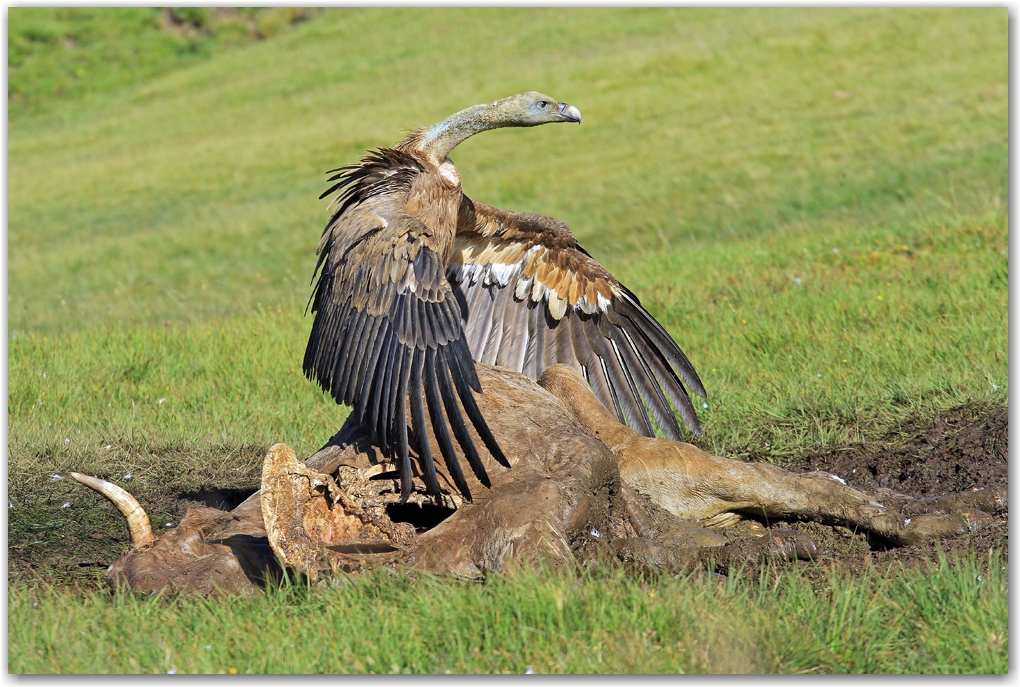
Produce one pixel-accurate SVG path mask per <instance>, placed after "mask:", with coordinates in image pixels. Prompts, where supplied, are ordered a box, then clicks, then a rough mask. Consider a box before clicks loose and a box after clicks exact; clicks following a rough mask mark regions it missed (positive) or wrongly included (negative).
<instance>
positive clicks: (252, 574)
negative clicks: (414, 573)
mask: <svg viewBox="0 0 1020 687" xmlns="http://www.w3.org/2000/svg"><path fill="white" fill-rule="evenodd" d="M478 373H479V377H480V380H481V382H482V388H483V389H484V392H483V393H482V394H480V395H479V396H478V397H477V399H478V403H479V407H480V408H481V410H482V411H483V412H484V414H485V417H486V418H489V422H490V426H491V429H492V432H493V434H494V435H495V437H496V439H497V440H498V441H499V442H500V445H501V446H503V447H504V449H505V452H506V458H507V459H508V461H509V462H510V465H511V467H510V468H505V467H502V466H500V465H499V464H497V463H496V462H495V461H494V460H492V459H491V458H489V457H487V456H483V457H482V459H483V460H485V461H486V463H485V468H486V471H487V472H488V475H489V476H490V479H491V485H490V486H485V485H483V484H482V483H480V482H479V481H478V478H477V477H476V476H475V475H474V474H473V473H465V474H463V475H462V478H463V479H466V480H467V481H468V486H469V487H470V491H471V494H472V495H473V496H474V498H473V500H472V501H467V500H465V499H462V498H461V497H460V495H459V492H458V490H457V489H456V487H455V482H454V478H453V476H452V475H451V474H450V471H449V467H448V466H445V465H439V464H437V465H436V470H437V478H438V479H439V482H440V484H441V486H442V493H441V494H440V495H439V496H432V495H428V494H426V490H425V484H424V482H423V481H422V479H421V476H420V475H417V474H416V475H415V477H414V490H413V492H412V493H411V494H410V496H402V495H401V483H400V480H399V477H398V474H397V472H396V469H395V466H393V465H391V464H389V463H388V462H387V461H386V459H385V458H384V456H383V454H382V452H381V451H380V450H379V449H378V447H376V446H373V445H372V442H371V441H370V439H369V437H370V436H371V435H370V433H369V432H368V431H367V430H366V429H365V428H364V427H362V426H359V425H358V424H357V423H356V422H354V421H353V420H350V421H348V422H347V423H346V424H345V425H344V427H343V428H342V429H341V430H340V432H339V433H338V434H337V435H336V436H334V437H333V439H332V440H331V441H330V442H329V443H328V444H327V445H326V446H325V447H324V448H322V449H321V450H320V451H318V452H317V453H316V454H315V455H313V456H311V457H310V458H309V459H308V460H306V461H304V462H303V463H302V462H299V461H298V460H297V457H296V456H295V455H294V452H293V451H292V450H291V449H290V448H289V447H287V446H286V445H284V444H276V445H274V446H273V447H271V448H270V450H269V452H268V454H267V456H266V459H265V464H264V468H263V476H262V489H261V490H260V491H259V492H258V493H256V494H255V495H253V496H252V497H251V498H249V499H248V500H247V501H245V502H244V503H242V504H241V505H240V506H238V507H237V508H235V509H234V510H233V511H231V512H229V513H228V512H224V511H219V510H216V509H211V508H196V509H191V510H189V511H188V514H187V516H186V517H185V518H184V520H183V521H182V522H181V523H180V525H179V526H178V527H176V528H175V529H173V530H171V531H169V532H167V533H166V534H164V535H163V536H162V537H160V538H159V539H155V540H153V538H152V535H151V530H149V531H148V534H146V533H145V531H144V530H145V529H146V528H147V525H148V520H147V518H145V517H144V512H142V511H141V508H140V507H138V506H137V503H134V500H133V499H131V498H130V495H127V494H126V492H123V493H122V494H109V493H108V494H105V495H107V496H108V497H110V498H111V500H114V501H115V503H118V507H120V508H121V511H122V512H125V513H126V514H127V513H130V514H131V518H130V523H131V526H132V528H133V530H132V545H133V546H132V549H131V550H130V551H129V552H128V553H126V554H125V555H124V556H123V557H122V558H121V559H120V560H118V561H117V562H116V563H114V564H113V566H111V568H110V570H109V572H108V574H107V579H108V581H109V582H110V583H111V584H113V585H127V586H129V587H130V588H132V589H135V590H140V591H151V590H158V589H168V590H173V591H181V590H193V591H199V592H211V591H213V590H216V589H221V590H227V591H232V592H241V593H246V592H252V591H254V590H256V589H257V588H258V587H259V585H260V584H262V583H263V581H264V580H266V579H267V578H268V577H271V576H272V575H274V574H277V573H279V572H280V571H281V566H284V567H289V568H293V569H296V570H300V571H301V572H303V573H305V574H307V575H308V576H310V577H312V578H315V577H317V576H318V575H320V574H322V573H324V572H325V573H336V572H339V571H356V570H360V569H363V568H364V567H366V566H371V565H409V566H414V567H417V568H420V569H425V570H429V571H433V572H438V573H451V574H453V575H457V576H461V577H473V576H477V575H480V574H482V573H484V572H487V571H500V570H503V569H504V568H505V567H506V566H507V565H508V564H509V563H510V562H511V561H513V562H528V561H547V562H550V561H551V562H554V563H573V562H577V561H578V560H579V559H584V558H586V557H589V556H593V555H615V556H619V557H622V558H624V559H629V560H633V561H636V562H637V563H639V564H642V565H647V566H652V567H669V568H674V569H690V568H692V567H696V566H699V565H704V564H705V563H707V562H708V561H712V562H713V564H714V565H715V566H717V568H719V569H726V568H727V567H728V566H730V565H732V564H734V563H736V562H743V561H747V560H755V559H760V558H763V557H771V556H776V557H784V558H791V557H810V556H812V555H813V554H814V552H815V545H814V543H813V542H812V541H811V540H810V539H809V538H808V537H807V536H806V535H805V534H804V533H803V532H798V531H793V530H775V529H773V530H766V529H765V528H763V527H762V526H761V525H760V524H758V523H757V521H756V519H755V518H757V519H763V518H772V519H783V520H795V519H800V520H813V521H817V522H821V523H825V524H831V525H844V526H847V527H852V528H856V529H860V530H866V531H869V532H872V533H874V534H877V535H880V536H881V537H883V538H885V539H887V540H889V541H890V542H893V543H895V544H911V543H916V542H919V541H923V540H926V539H931V538H938V537H950V536H955V535H958V534H962V533H966V532H969V531H973V530H975V529H977V528H979V527H980V526H981V525H982V523H984V522H985V521H987V520H988V519H989V518H990V517H991V516H990V514H991V513H996V512H1001V511H1003V510H1005V507H1006V501H1005V498H1006V492H1005V488H1004V487H1000V488H991V489H986V490H977V491H970V492H965V493H962V494H955V495H950V496H948V497H943V498H942V499H935V500H918V499H906V500H904V498H899V499H897V508H898V510H893V509H892V508H889V507H886V506H885V505H883V503H881V502H880V501H878V500H876V499H875V498H873V497H871V496H869V495H867V494H864V493H862V492H860V491H857V490H855V489H852V488H850V487H848V486H847V485H845V484H844V483H842V481H841V480H839V479H838V478H836V477H834V476H832V475H829V474H827V473H811V474H805V475H796V474H793V473H791V472H788V471H786V470H783V469H781V468H778V467H775V466H772V465H766V464H760V463H745V462H741V461H736V460H730V459H726V458H720V457H717V456H713V455H711V454H708V453H705V452H704V451H702V450H700V449H698V448H697V447H695V446H692V445H690V444H686V443H683V442H676V441H668V440H665V439H649V438H646V437H643V436H640V435H638V434H637V433H635V432H634V431H633V430H631V429H629V428H627V427H625V426H624V425H621V424H620V423H619V422H618V421H617V420H616V418H615V417H614V416H613V415H612V414H611V413H609V412H608V411H607V410H606V408H605V407H604V406H603V405H602V404H601V402H600V401H599V400H598V399H597V398H596V397H595V396H594V395H593V394H592V392H591V390H590V388H589V386H588V384H587V383H586V382H585V381H584V379H583V378H581V377H580V375H578V374H577V373H576V372H575V371H574V370H573V369H571V368H569V367H566V366H554V367H551V368H549V369H547V370H546V371H545V373H544V374H543V375H542V377H541V379H540V380H539V383H538V384H535V383H534V382H532V381H531V380H529V379H528V378H527V377H525V376H523V375H521V374H518V373H515V372H511V371H509V370H505V369H502V368H496V367H491V366H488V365H479V366H478ZM474 438H475V440H476V441H477V437H474ZM429 441H430V442H432V443H433V444H434V443H435V437H434V436H432V435H431V433H430V435H429ZM436 455H439V454H438V453H437V454H436ZM462 458H463V456H462ZM78 479H79V481H85V482H86V483H88V480H87V479H86V478H83V477H81V476H79V477H78ZM103 484H104V483H101V482H93V483H91V484H90V486H93V488H96V487H99V488H102V485H103ZM111 486H112V485H111ZM121 491H122V490H121ZM125 495H126V497H127V498H126V499H125V498H124V496H125ZM118 499H119V502H118ZM139 513H141V515H140V516H139ZM723 528H725V529H726V530H727V534H726V535H724V534H723V533H722V531H721V530H722V529H723ZM734 532H737V533H739V536H736V537H734V535H733V533H734Z"/></svg>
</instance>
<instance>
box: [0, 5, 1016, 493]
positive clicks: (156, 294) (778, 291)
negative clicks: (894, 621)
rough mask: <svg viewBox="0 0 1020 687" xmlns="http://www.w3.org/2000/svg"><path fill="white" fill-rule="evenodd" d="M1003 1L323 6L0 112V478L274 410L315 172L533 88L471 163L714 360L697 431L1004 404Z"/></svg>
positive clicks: (290, 402) (699, 359)
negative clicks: (5, 461) (167, 69)
mask: <svg viewBox="0 0 1020 687" xmlns="http://www.w3.org/2000/svg"><path fill="white" fill-rule="evenodd" d="M1006 19H1007V15H1006V12H1005V10H1002V9H965V10H951V9H932V10H920V9H894V10H881V9H870V8H869V9H854V10H837V9H796V10H793V9H790V10H759V9H754V10H744V9H740V10H737V9H685V10H673V9H652V10H646V9H597V10H569V9H536V8H517V9H505V10H504V9H499V10H497V9H410V10H403V9H399V10H398V9H342V10H334V11H329V12H326V13H323V14H322V15H320V16H317V18H316V19H315V20H314V21H311V22H307V23H305V24H302V25H299V26H297V27H296V28H294V29H293V30H292V31H290V32H288V33H286V34H283V35H280V36H277V37H275V38H273V39H272V40H268V41H265V42H262V43H259V44H255V45H251V46H248V47H242V48H237V49H234V50H232V51H229V52H226V53H223V54H220V55H215V56H213V57H211V58H209V59H207V60H206V61H204V62H202V63H200V64H194V65H192V66H189V67H186V68H182V69H178V70H176V71H173V72H171V73H169V74H167V75H165V76H161V77H159V78H156V79H152V80H148V81H145V82H142V83H140V84H138V85H131V86H127V87H124V88H121V89H118V90H115V91H113V92H107V93H99V94H95V95H87V96H83V97H81V98H77V99H74V100H70V101H67V102H59V103H55V104H53V106H52V107H51V108H50V109H49V110H47V112H46V113H45V114H40V115H37V116H32V117H27V116H26V117H22V118H19V119H18V120H17V121H14V122H12V123H11V125H10V128H9V141H10V143H9V173H10V183H9V244H8V245H9V256H8V257H9V268H8V269H9V274H8V287H9V298H8V309H9V311H8V327H9V339H8V345H9V373H10V386H9V420H8V427H9V431H10V442H11V452H10V467H11V472H12V474H25V472H24V471H28V472H38V471H40V470H42V469H43V466H44V465H45V466H49V467H53V468H54V469H56V468H61V469H66V468H67V467H68V466H72V467H73V466H75V465H77V466H82V465H88V464H89V461H101V460H104V459H102V455H104V454H103V453H102V452H101V448H102V447H104V446H106V445H109V444H111V443H116V444H118V445H130V446H134V447H137V448H141V449H144V448H145V447H154V446H162V445H168V444H172V445H175V446H189V445H191V446H195V447H202V446H209V445H212V444H216V445H218V442H224V441H226V442H228V443H232V442H240V443H253V444H260V443H261V444H267V443H270V442H272V441H277V440H285V441H288V442H291V443H293V444H295V445H296V446H298V447H299V448H300V450H301V451H303V452H307V451H310V450H312V449H314V448H315V447H316V446H318V445H320V444H321V443H322V441H324V440H325V439H326V438H327V437H328V436H329V435H330V434H331V433H332V432H333V431H335V430H336V429H337V428H338V427H339V425H340V422H341V421H342V418H343V414H344V412H345V411H342V410H341V409H339V408H337V407H336V406H335V405H334V404H333V403H332V401H331V400H329V399H328V398H326V397H324V396H323V395H321V394H320V393H319V392H318V391H317V390H315V388H314V387H313V385H312V384H311V383H309V382H307V381H306V380H304V379H303V378H302V377H301V374H300V356H301V351H302V349H303V345H304V340H305V337H306V336H307V331H308V328H309V326H310V318H308V317H306V316H304V315H303V308H304V305H305V302H306V299H307V295H308V293H309V285H308V282H309V278H310V276H311V270H312V266H313V264H314V256H313V254H314V250H315V246H316V244H317V241H318V236H319V233H320V231H321V228H322V226H323V224H324V222H325V219H326V212H325V201H319V200H317V196H318V194H319V193H320V192H321V191H322V190H323V189H324V188H325V184H324V177H323V174H322V173H323V172H324V170H327V169H330V168H332V167H335V166H337V165H339V164H344V163H349V162H351V161H354V160H356V159H357V158H358V156H359V155H361V154H362V153H363V152H364V151H365V149H367V148H369V147H372V146H377V145H386V144H390V143H392V142H393V141H395V140H396V139H397V138H398V137H399V136H400V132H401V131H402V130H405V129H407V128H410V127H413V126H417V125H421V124H427V123H431V122H434V121H437V120H438V119H440V118H442V117H443V116H445V115H447V114H449V113H451V112H453V111H455V110H457V109H460V108H462V107H465V106H467V105H470V104H474V103H477V102H483V101H487V100H491V99H494V98H497V97H501V96H504V95H507V94H511V93H514V92H519V91H522V90H527V89H537V90H541V91H543V92H546V93H549V94H551V95H554V96H555V97H558V98H561V99H563V100H566V101H568V102H571V103H572V104H575V105H576V106H578V107H579V108H580V109H581V111H582V112H583V114H584V123H583V124H582V125H581V126H580V127H576V126H548V127H539V128H536V129H525V130H502V131H497V132H492V133H488V134H485V135H482V136H478V137H476V138H474V139H472V140H470V141H468V142H467V143H465V144H464V145H463V146H462V147H461V148H459V149H458V150H457V151H455V155H454V157H455V159H456V162H457V164H458V168H459V170H460V172H461V174H462V176H463V178H464V180H465V186H466V190H467V191H468V193H470V194H472V195H473V196H474V197H476V198H478V199H480V200H483V201H485V202H487V203H491V204H494V205H497V206H502V207H506V208H510V209H516V210H528V211H535V212H542V213H545V214H550V215H553V216H556V217H559V218H561V219H563V220H565V221H566V222H568V224H570V226H571V227H572V228H573V229H574V231H575V233H576V234H577V236H578V237H579V238H580V239H581V240H582V242H583V243H584V244H585V246H586V247H587V248H588V249H589V250H590V251H591V252H592V253H593V254H594V255H595V256H596V257H597V258H598V259H599V260H601V261H602V262H603V263H604V264H605V265H606V266H607V267H609V268H610V269H611V270H613V271H614V272H615V273H616V274H617V276H619V277H620V278H621V279H622V280H623V281H624V282H625V283H627V284H628V285H630V286H631V287H632V288H633V289H634V290H635V291H636V292H637V293H638V295H639V296H640V297H641V298H643V299H644V301H645V303H646V304H647V306H648V307H649V309H650V310H651V311H652V312H653V314H655V315H656V316H657V317H659V318H661V320H662V321H663V322H664V324H665V325H666V326H667V328H668V329H669V331H670V332H671V333H672V334H673V335H674V337H675V338H676V339H677V340H678V341H679V342H680V344H681V346H682V347H683V348H684V349H685V351H686V352H687V353H688V354H689V356H690V358H691V359H692V360H693V362H694V363H695V365H696V366H697V368H698V370H699V371H700V373H701V375H702V377H703V379H704V380H705V384H706V387H707V388H708V391H709V394H710V399H709V404H708V407H707V408H704V409H702V416H703V418H704V420H705V425H706V430H707V431H706V436H705V439H704V440H703V444H704V445H706V446H707V447H709V448H710V449H712V450H716V451H724V450H730V451H741V450H744V449H746V448H748V447H751V446H756V447H762V446H764V444H765V443H766V442H767V443H768V445H769V452H773V453H777V454H782V453H788V452H792V451H796V450H800V449H803V448H804V447H805V446H808V445H811V444H813V443H814V442H825V443H829V442H838V441H846V440H852V439H855V438H860V437H861V436H863V434H862V433H866V432H867V431H868V430H870V429H872V428H875V427H879V426H881V425H882V424H883V423H885V422H887V421H888V420H890V419H895V418H897V417H902V416H903V415H905V414H908V413H912V412H915V411H923V412H928V411H930V410H931V409H932V408H935V407H941V406H946V405H952V404H957V403H964V402H978V401H980V402H985V401H990V402H995V403H1005V402H1006V391H1007V387H1006V370H1007V367H1006V364H1007V359H1006V341H1007V338H1006V337H1007V334H1006V332H1007V322H1006V303H1007V291H1006V286H1007V281H1008V270H1007V259H1006V255H1005V251H1006V250H1007V224H1006V198H1007V191H1006V183H1007V170H1008V166H1007V124H1006V116H1007V83H1006V69H1007V61H1006Z"/></svg>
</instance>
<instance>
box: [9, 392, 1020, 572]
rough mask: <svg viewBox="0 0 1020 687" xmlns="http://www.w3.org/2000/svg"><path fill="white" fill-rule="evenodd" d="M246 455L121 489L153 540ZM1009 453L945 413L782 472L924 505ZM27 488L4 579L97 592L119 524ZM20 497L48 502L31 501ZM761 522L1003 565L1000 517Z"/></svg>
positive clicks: (893, 559)
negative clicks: (816, 474)
mask: <svg viewBox="0 0 1020 687" xmlns="http://www.w3.org/2000/svg"><path fill="white" fill-rule="evenodd" d="M247 449H248V450H246V451H244V452H242V453H244V455H243V456H238V458H239V460H238V462H237V463H236V465H239V466H240V467H235V468H234V470H236V472H235V471H225V470H224V471H221V473H222V474H216V475H214V476H208V475H207V476H204V478H202V476H198V475H193V474H192V475H183V474H174V475H161V477H164V478H165V479H157V480H153V482H152V483H151V484H146V485H144V486H143V485H142V484H125V485H124V486H127V487H129V488H130V489H132V491H133V492H134V493H135V495H136V496H137V497H138V498H139V500H140V501H141V502H142V503H143V505H144V506H145V507H146V510H147V511H148V512H149V514H150V516H152V520H153V526H154V529H155V530H156V534H157V535H159V534H161V533H162V531H163V530H165V529H167V527H166V524H167V523H177V522H179V521H180V519H181V518H182V517H183V516H184V513H185V511H186V510H187V508H188V507H189V506H212V507H220V508H227V509H229V508H232V507H233V506H235V505H237V504H238V503H240V501H242V500H243V499H244V498H245V497H246V496H248V495H249V494H250V493H252V492H254V491H255V490H256V489H257V488H258V484H259V467H260V463H261V454H263V453H264V450H260V449H259V448H258V447H247ZM1007 450H1008V417H1007V409H1006V408H1005V407H999V408H991V409H989V408H966V407H960V408H954V409H952V410H948V411H944V412H942V413H940V414H938V415H937V416H936V417H935V418H934V419H931V418H929V419H928V420H913V421H909V422H907V423H904V424H903V425H902V426H901V427H899V428H898V429H896V430H895V431H891V432H889V433H888V434H886V435H885V436H883V437H881V439H879V440H878V441H874V442H871V443H868V444H856V445H851V446H837V447H829V448H826V449H824V450H821V451H818V452H815V453H809V454H806V455H804V456H802V457H799V458H796V459H794V460H793V461H792V462H791V463H790V464H789V465H787V466H786V467H787V468H788V469H790V470H792V471H795V472H808V471H812V470H824V471H826V472H831V473H833V474H835V475H838V476H839V477H841V478H843V479H845V480H846V481H847V483H848V484H849V485H850V486H852V487H855V488H857V489H860V490H862V491H865V492H868V493H873V492H874V491H875V490H877V489H880V488H885V489H891V490H893V491H896V492H899V493H903V494H907V495H910V496H914V497H922V498H923V497H932V496H939V495H942V494H947V493H950V492H954V491H963V490H967V489H971V488H975V487H978V488H981V487H987V486H992V485H997V484H1003V485H1005V484H1007V481H1008V468H1009V464H1008V456H1007ZM249 454H250V455H249ZM104 477H105V476H104ZM110 477H111V478H113V476H110ZM196 478H200V479H196ZM168 484H169V488H167V485H168ZM160 485H162V486H160ZM22 486H24V485H22ZM31 486H32V487H33V488H32V489H27V488H24V489H17V490H14V491H17V492H19V493H12V494H11V497H12V505H14V506H15V508H13V509H9V510H8V574H9V575H10V578H11V579H12V580H13V579H22V580H26V581H29V582H41V583H49V584H70V585H73V586H78V587H85V588H90V587H91V588H95V587H96V586H102V574H103V573H104V572H105V570H106V567H107V566H109V565H110V563H112V562H113V561H114V560H116V559H117V558H118V557H119V556H120V555H121V554H123V553H124V551H126V550H127V547H128V536H127V531H126V528H125V527H124V522H123V518H122V517H121V516H120V515H119V514H118V513H117V512H116V511H115V510H114V509H113V507H112V506H110V505H109V504H108V503H107V502H106V501H105V500H103V499H102V498H100V497H98V496H96V495H88V494H85V492H83V491H82V489H83V488H82V487H81V486H79V485H77V484H73V483H72V481H71V480H70V479H65V480H61V481H59V482H51V481H50V478H49V477H48V476H46V475H42V476H40V478H39V484H38V485H31ZM36 486H38V487H39V488H38V489H36V488H34V487H36ZM44 486H45V489H43V487H44ZM22 492H24V493H36V494H40V493H45V494H46V496H44V497H40V498H29V497H26V496H23V494H22ZM69 501H71V502H73V503H74V505H75V508H73V509H71V508H66V509H62V508H61V506H62V504H63V503H65V502H69ZM79 505H81V506H82V507H79ZM764 524H766V525H767V526H769V527H770V528H776V529H781V528H793V529H800V530H803V531H805V532H807V533H808V534H809V535H810V536H811V537H812V538H813V539H814V541H815V543H816V544H818V547H819V551H820V555H819V557H818V558H817V559H816V561H817V562H819V563H821V566H823V567H828V566H831V565H836V566H838V567H843V568H845V569H847V570H849V571H851V572H859V571H863V570H865V569H868V568H869V567H875V568H878V569H884V568H886V567H888V566H891V565H897V564H902V565H905V566H913V565H919V564H924V563H927V562H931V561H934V560H937V559H938V556H939V552H940V551H941V552H944V553H946V554H947V555H949V556H950V557H952V556H954V555H957V554H960V553H963V552H967V551H973V552H977V553H979V554H982V555H985V554H987V552H988V551H989V550H996V551H998V552H1000V553H1001V555H1002V557H1003V560H1006V557H1007V542H1008V516H1007V515H1005V514H1004V515H1001V516H997V517H995V518H994V520H993V521H992V523H991V524H990V525H987V526H985V527H984V528H983V529H982V530H981V531H979V532H977V533H975V534H973V535H969V536H964V537H958V538H956V539H952V540H947V541H943V542H938V543H931V544H921V545H916V546H906V547H892V546H890V545H889V544H888V543H887V542H885V541H882V540H880V539H878V538H877V537H869V536H868V535H866V534H865V533H862V532H852V531H851V530H848V529H846V528H842V527H827V526H823V525H819V524H816V523H797V522H795V523H789V522H769V523H764ZM783 567H789V568H796V569H799V570H802V571H803V572H804V573H805V574H807V575H816V574H818V573H819V571H820V566H818V565H816V564H813V563H810V562H806V561H795V562H790V563H788V564H785V565H784V566H783Z"/></svg>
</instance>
